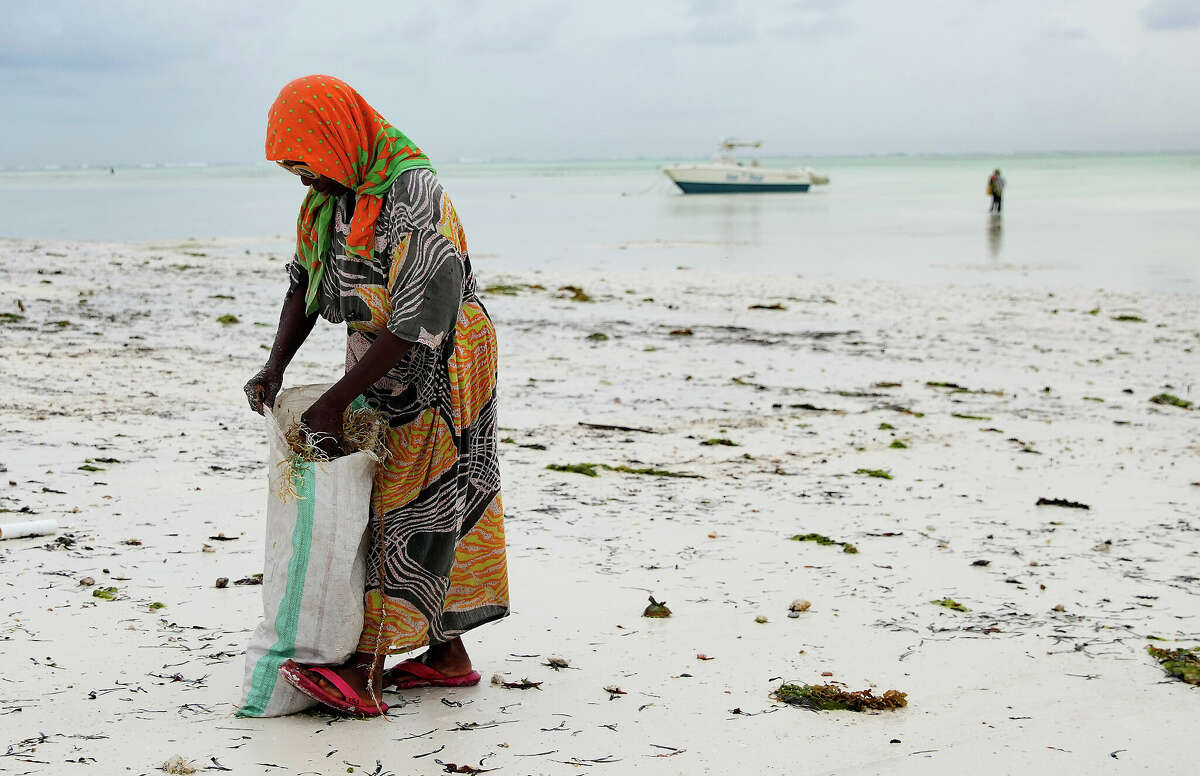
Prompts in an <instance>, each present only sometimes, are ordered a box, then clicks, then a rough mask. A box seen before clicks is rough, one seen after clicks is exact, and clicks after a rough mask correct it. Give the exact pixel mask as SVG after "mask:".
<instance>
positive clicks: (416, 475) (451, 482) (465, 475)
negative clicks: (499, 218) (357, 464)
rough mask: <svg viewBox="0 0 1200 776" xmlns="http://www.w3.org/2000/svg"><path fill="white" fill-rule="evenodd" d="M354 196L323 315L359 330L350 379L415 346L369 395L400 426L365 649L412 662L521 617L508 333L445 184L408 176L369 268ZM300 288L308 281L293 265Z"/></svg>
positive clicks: (327, 278) (427, 174) (389, 465)
mask: <svg viewBox="0 0 1200 776" xmlns="http://www.w3.org/2000/svg"><path fill="white" fill-rule="evenodd" d="M353 212H354V196H353V195H347V196H346V197H344V198H342V199H341V200H340V201H339V202H338V203H337V206H336V210H335V213H334V219H333V240H332V244H331V246H330V252H329V257H328V260H327V263H326V269H325V273H324V276H323V277H322V278H321V287H320V292H319V297H318V298H319V311H320V314H321V316H322V317H323V318H325V319H326V320H328V321H330V322H332V323H340V322H343V321H344V322H346V324H347V326H348V329H349V332H348V333H349V337H348V341H347V344H346V369H347V370H349V369H350V368H352V367H353V366H354V365H355V364H356V363H358V360H359V359H360V358H362V356H363V354H365V353H366V351H367V349H368V348H369V347H370V346H371V343H373V342H374V341H375V338H376V337H377V336H378V334H379V333H380V332H381V331H383V330H387V331H389V332H391V333H392V334H394V335H395V336H397V337H399V338H400V339H402V340H406V341H408V342H412V343H415V344H414V346H413V347H412V348H411V349H410V350H409V352H408V354H407V355H405V357H404V358H402V359H401V360H400V361H399V362H398V363H397V364H396V366H395V367H394V368H393V369H392V370H391V371H390V372H389V373H388V374H387V375H385V376H384V377H383V378H382V379H380V380H379V381H378V382H376V383H375V384H374V385H372V386H371V388H370V389H369V390H368V391H367V392H366V393H365V394H364V398H365V399H366V402H367V404H368V405H369V406H371V407H372V408H374V409H376V410H379V411H381V412H383V413H385V414H386V415H387V416H388V418H389V428H388V431H387V447H388V452H389V454H390V455H389V458H388V460H387V461H386V462H384V463H383V464H381V465H380V467H379V470H378V472H377V474H376V476H375V488H374V492H373V493H372V498H371V535H372V543H371V550H370V557H369V562H368V567H367V590H366V598H365V600H366V617H365V622H364V625H363V632H362V638H361V639H360V641H359V651H361V652H372V653H377V654H386V653H392V654H394V653H400V652H407V651H409V650H412V649H416V648H418V647H422V646H425V645H427V644H438V643H441V642H444V641H447V640H449V639H452V638H454V637H455V636H458V635H459V634H461V633H463V632H465V631H468V630H470V629H471V628H474V627H476V626H477V625H482V624H483V623H486V622H490V621H492V620H496V619H499V618H501V617H504V616H505V615H507V614H508V570H507V565H506V561H505V546H504V517H503V516H504V510H503V507H502V506H501V502H500V470H499V465H498V461H497V450H496V362H497V359H496V332H495V329H494V328H493V327H492V322H491V319H490V318H489V317H488V314H487V311H486V310H485V309H484V307H483V304H482V303H481V302H480V301H479V297H478V296H476V294H475V278H474V276H473V275H472V273H471V262H470V259H469V258H468V256H467V243H466V236H465V235H464V233H463V229H462V225H461V224H460V223H459V220H458V215H457V214H456V213H455V212H454V206H453V205H452V204H451V202H450V198H449V197H448V196H447V195H446V193H445V192H444V191H443V190H442V186H441V184H440V183H439V182H438V179H437V176H436V175H435V174H434V173H433V172H432V171H431V170H426V169H416V170H409V171H407V172H405V173H403V174H402V175H400V177H398V178H397V179H396V181H395V183H394V184H393V185H392V188H391V189H390V191H389V192H388V193H387V194H386V195H385V196H384V197H383V207H382V211H381V212H380V215H379V220H378V221H377V223H376V227H375V246H374V255H373V256H372V258H371V259H370V260H369V261H363V260H360V259H358V258H356V257H354V256H352V255H351V256H347V252H346V237H347V235H348V234H349V233H350V226H349V224H350V220H351V215H352V214H353ZM288 271H289V275H290V276H291V279H292V284H293V288H295V286H296V284H298V283H299V282H301V280H302V279H303V278H305V277H306V274H305V269H304V267H303V265H301V264H300V263H299V262H298V261H293V262H292V263H291V264H290V265H289V266H288Z"/></svg>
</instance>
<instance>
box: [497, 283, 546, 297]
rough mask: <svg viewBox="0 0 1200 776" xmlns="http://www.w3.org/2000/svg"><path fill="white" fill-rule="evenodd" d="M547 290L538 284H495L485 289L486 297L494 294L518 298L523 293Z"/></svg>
mask: <svg viewBox="0 0 1200 776" xmlns="http://www.w3.org/2000/svg"><path fill="white" fill-rule="evenodd" d="M543 289H545V286H542V285H538V284H537V283H533V284H530V283H512V284H508V283H494V284H492V285H490V286H487V287H486V288H484V289H483V293H484V294H485V295H488V294H494V295H498V296H516V295H517V294H519V293H520V292H521V291H526V290H528V291H540V290H543Z"/></svg>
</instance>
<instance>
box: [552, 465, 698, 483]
mask: <svg viewBox="0 0 1200 776" xmlns="http://www.w3.org/2000/svg"><path fill="white" fill-rule="evenodd" d="M546 468H547V469H549V470H550V471H552V472H570V473H572V474H582V475H585V476H587V477H599V476H600V472H598V471H596V470H597V469H607V470H608V471H610V472H621V473H623V474H642V475H646V476H648V477H684V478H687V479H693V480H702V479H704V477H703V476H702V475H699V474H690V473H688V472H673V471H668V470H667V469H655V468H653V467H650V466H647V467H644V468H640V469H635V468H634V467H632V466H626V465H625V464H621V465H620V466H609V465H608V464H606V463H551V464H547V465H546Z"/></svg>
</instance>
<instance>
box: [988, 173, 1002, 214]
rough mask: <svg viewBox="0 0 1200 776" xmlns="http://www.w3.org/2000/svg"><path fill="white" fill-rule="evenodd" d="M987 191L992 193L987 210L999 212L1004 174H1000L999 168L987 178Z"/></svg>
mask: <svg viewBox="0 0 1200 776" xmlns="http://www.w3.org/2000/svg"><path fill="white" fill-rule="evenodd" d="M987 193H988V194H991V195H992V206H991V207H990V208H989V209H988V212H989V213H999V212H1000V208H1001V207H1002V206H1003V205H1004V176H1003V175H1001V174H1000V170H996V171H995V172H993V173H992V176H991V177H990V178H988V185H987Z"/></svg>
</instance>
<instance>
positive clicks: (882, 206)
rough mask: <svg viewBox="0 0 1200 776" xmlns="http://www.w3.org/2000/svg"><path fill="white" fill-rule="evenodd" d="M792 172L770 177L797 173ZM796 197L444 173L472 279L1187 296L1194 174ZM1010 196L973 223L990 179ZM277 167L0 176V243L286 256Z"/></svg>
mask: <svg viewBox="0 0 1200 776" xmlns="http://www.w3.org/2000/svg"><path fill="white" fill-rule="evenodd" d="M799 161H801V160H770V159H764V160H763V162H764V163H765V164H772V163H786V164H793V163H797V162H799ZM803 163H806V164H809V165H810V166H812V167H814V168H816V169H818V170H821V171H823V172H826V173H827V174H829V175H830V176H832V179H833V180H832V183H831V184H830V185H829V186H823V187H815V188H814V189H813V190H812V191H810V192H808V193H806V194H766V195H703V196H686V197H685V196H683V195H680V194H679V193H678V192H677V191H675V189H674V186H673V185H672V184H671V183H670V181H668V180H667V179H666V177H665V176H663V174H662V172H661V170H660V167H661V163H658V162H574V163H571V162H564V163H538V164H527V163H520V164H519V163H488V164H482V163H481V164H444V165H441V166H440V175H441V177H442V180H443V182H444V183H445V185H446V188H447V190H448V191H449V192H450V193H451V196H452V197H453V199H454V201H455V205H456V207H457V209H458V211H459V213H460V215H461V216H462V219H463V221H464V224H465V225H466V228H467V236H468V242H469V243H470V245H471V249H472V255H473V257H474V259H475V261H476V264H477V267H478V268H479V269H480V270H484V269H485V268H486V270H487V271H492V272H497V271H503V270H507V269H513V270H517V269H536V268H546V269H555V270H560V269H570V268H572V267H579V268H583V269H605V268H612V269H613V270H624V269H635V270H641V269H654V268H668V269H674V268H675V267H677V266H689V267H695V268H697V269H727V270H730V271H738V272H757V273H764V274H765V273H785V274H793V273H795V274H802V275H812V276H832V277H843V278H854V277H874V278H885V279H901V280H912V281H917V282H958V283H970V284H975V283H987V284H1002V285H1008V284H1012V285H1019V286H1046V287H1048V288H1054V287H1099V288H1109V289H1113V290H1131V291H1132V290H1154V291H1178V292H1185V293H1200V154H1143V155H1073V154H1071V155H1067V154H1064V155H1032V156H1010V157H1001V158H996V157H983V156H978V157H870V158H825V159H817V160H803ZM995 166H999V167H1001V168H1002V169H1003V171H1004V175H1005V177H1006V178H1007V180H1008V193H1007V196H1006V200H1005V207H1004V214H1003V215H1002V216H999V217H994V216H991V215H989V214H988V212H987V208H988V203H989V201H988V198H987V197H986V196H985V194H984V186H985V183H986V178H987V175H988V174H989V173H990V171H991V169H992V168H993V167H995ZM301 195H302V191H301V189H300V186H299V183H298V181H297V180H296V179H295V178H294V177H293V176H290V175H288V174H287V173H284V172H283V171H282V170H279V169H278V168H277V167H275V166H274V165H270V164H265V163H264V164H261V165H253V166H243V167H174V168H146V169H140V168H138V169H125V168H122V169H118V170H116V173H115V174H110V173H109V172H108V171H107V169H104V170H73V171H36V172H20V171H18V172H0V237H26V238H49V237H54V238H66V239H85V240H111V241H141V240H162V239H180V238H188V237H194V238H198V239H205V238H211V237H238V236H246V237H262V236H269V235H280V236H284V237H286V236H287V235H288V234H289V233H290V231H291V230H292V229H293V225H294V223H295V212H296V208H297V206H298V204H299V200H300V197H301Z"/></svg>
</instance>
